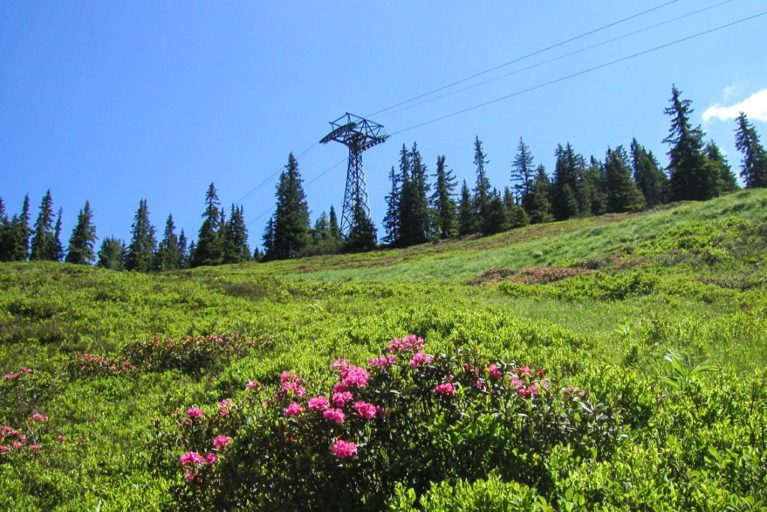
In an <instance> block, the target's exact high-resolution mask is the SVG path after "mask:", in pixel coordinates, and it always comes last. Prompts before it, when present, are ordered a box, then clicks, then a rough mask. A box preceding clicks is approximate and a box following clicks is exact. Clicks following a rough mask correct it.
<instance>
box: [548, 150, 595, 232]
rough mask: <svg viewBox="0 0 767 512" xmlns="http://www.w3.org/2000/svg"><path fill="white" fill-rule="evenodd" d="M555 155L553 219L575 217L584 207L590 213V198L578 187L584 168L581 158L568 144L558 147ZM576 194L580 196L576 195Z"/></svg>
mask: <svg viewBox="0 0 767 512" xmlns="http://www.w3.org/2000/svg"><path fill="white" fill-rule="evenodd" d="M555 155H556V157H557V162H556V167H555V168H554V182H553V183H552V187H551V210H552V213H553V214H554V217H555V218H556V219H557V220H565V219H569V218H571V217H577V216H578V215H579V214H580V213H581V208H583V207H585V206H586V205H588V209H589V212H588V213H590V211H591V208H590V204H591V201H590V197H589V196H588V195H587V194H586V192H587V191H586V190H585V189H584V188H583V187H579V181H581V172H582V170H583V167H584V163H583V157H582V156H581V155H579V154H577V153H575V151H574V150H573V147H572V146H571V145H570V143H569V142H568V143H567V145H566V146H565V147H562V145H561V144H560V145H558V146H557V150H556V152H555ZM576 192H580V194H578V195H576ZM584 213H586V212H584Z"/></svg>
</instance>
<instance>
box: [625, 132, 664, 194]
mask: <svg viewBox="0 0 767 512" xmlns="http://www.w3.org/2000/svg"><path fill="white" fill-rule="evenodd" d="M631 167H632V168H633V171H634V182H635V183H636V185H637V188H639V191H640V192H642V195H643V196H644V198H645V205H646V207H647V208H655V207H656V206H658V205H659V204H663V203H665V202H666V199H667V194H668V177H667V176H666V174H665V173H664V172H663V170H662V169H661V167H660V164H659V163H658V160H657V159H656V158H655V156H654V155H653V154H652V152H651V151H647V150H646V149H645V148H644V146H642V145H640V144H639V143H638V142H637V140H636V139H633V140H632V141H631Z"/></svg>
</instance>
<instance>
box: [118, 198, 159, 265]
mask: <svg viewBox="0 0 767 512" xmlns="http://www.w3.org/2000/svg"><path fill="white" fill-rule="evenodd" d="M154 234H155V229H154V226H152V223H151V222H150V220H149V206H147V202H146V199H142V200H140V201H139V205H138V210H136V216H135V217H134V219H133V226H132V234H131V242H130V245H129V246H128V249H127V254H126V255H125V269H126V270H136V271H138V272H149V271H150V270H152V264H153V262H154V252H155V246H156V245H157V242H156V240H155V237H154Z"/></svg>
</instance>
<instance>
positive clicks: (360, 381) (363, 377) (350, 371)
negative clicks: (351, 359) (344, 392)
mask: <svg viewBox="0 0 767 512" xmlns="http://www.w3.org/2000/svg"><path fill="white" fill-rule="evenodd" d="M341 378H342V380H341V384H343V385H344V386H346V387H347V388H364V387H366V386H367V385H368V379H369V378H370V374H369V373H368V371H367V370H365V369H364V368H360V367H359V366H346V367H344V368H342V369H341Z"/></svg>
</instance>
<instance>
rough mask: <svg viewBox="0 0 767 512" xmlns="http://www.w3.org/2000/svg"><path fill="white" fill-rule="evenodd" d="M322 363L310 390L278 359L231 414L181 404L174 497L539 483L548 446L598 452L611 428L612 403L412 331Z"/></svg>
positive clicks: (337, 504)
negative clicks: (487, 480)
mask: <svg viewBox="0 0 767 512" xmlns="http://www.w3.org/2000/svg"><path fill="white" fill-rule="evenodd" d="M331 371H332V372H334V374H335V379H334V380H333V381H331V382H329V383H328V384H327V387H326V388H325V389H317V388H313V387H312V385H311V383H304V381H303V379H302V378H301V377H300V376H299V375H298V374H296V373H295V372H293V371H289V370H286V371H284V372H283V373H282V374H281V375H280V379H279V384H278V385H277V387H276V389H275V388H271V389H270V388H269V387H268V386H262V387H258V388H253V389H248V390H247V392H246V393H244V395H243V397H244V398H238V399H237V405H238V408H237V415H228V416H225V417H224V416H221V415H217V414H203V415H189V414H188V413H189V411H192V410H193V409H194V408H193V409H189V411H187V415H186V416H187V422H186V423H185V422H184V421H181V422H179V424H180V430H181V431H180V434H179V435H178V438H179V439H180V440H181V442H182V444H181V446H182V447H183V450H185V453H183V454H182V455H181V457H182V459H179V462H180V468H179V469H180V471H179V480H178V482H179V483H178V484H177V485H176V486H175V487H174V495H175V498H176V502H177V505H178V507H179V508H181V509H188V510H201V509H202V510H207V509H216V510H218V509H248V510H250V509H255V510H358V509H360V508H365V509H381V508H383V507H384V506H385V503H386V499H387V497H388V496H390V495H391V493H392V492H393V489H394V486H395V485H396V484H397V483H398V482H407V485H408V487H411V488H413V489H415V490H416V491H417V492H424V491H425V490H427V489H428V488H429V485H430V482H435V481H442V480H451V481H453V480H456V479H465V480H467V481H473V480H475V479H478V478H483V477H484V476H486V475H487V474H488V472H490V471H492V470H496V471H497V472H498V473H499V475H500V477H502V478H503V480H504V481H517V482H519V483H520V484H524V485H528V486H531V487H535V488H538V489H539V490H541V491H543V490H546V489H548V488H549V487H550V486H551V485H552V482H551V481H550V476H549V474H548V471H547V468H546V466H545V460H546V456H547V455H548V454H549V453H551V451H552V450H554V449H555V448H556V447H558V446H560V447H561V446H563V445H566V446H569V448H570V449H571V450H572V452H573V453H574V454H575V455H577V454H579V453H581V454H592V453H595V451H596V452H597V453H607V452H608V451H609V450H610V449H612V448H611V447H614V446H615V445H617V443H616V441H617V440H619V439H620V438H621V435H622V427H621V423H620V416H619V414H618V412H617V410H614V409H611V408H610V407H608V406H606V405H603V404H599V403H592V402H591V401H590V397H589V395H588V393H587V392H584V391H582V390H578V392H577V393H575V392H573V391H572V390H573V389H574V388H572V387H568V386H562V385H560V384H559V382H558V381H557V380H556V379H555V378H553V377H549V376H547V375H546V372H545V371H544V370H542V369H533V368H530V367H528V366H519V365H516V364H513V363H507V362H503V361H497V360H496V361H485V360H481V359H480V357H479V356H478V355H477V354H476V353H475V352H471V351H463V350H461V349H457V350H455V351H454V352H453V353H450V354H440V355H431V354H428V353H427V352H426V344H425V342H424V340H423V338H420V337H418V336H407V337H404V338H401V339H394V340H392V341H391V343H389V344H388V346H387V347H386V353H384V354H382V355H379V356H376V357H374V358H371V359H369V360H368V362H367V365H366V366H365V367H363V366H355V365H354V364H352V363H350V362H349V361H347V360H346V359H338V360H336V361H335V362H334V363H333V364H332V365H331ZM244 384H245V382H243V385H244ZM307 388H309V391H307ZM201 412H202V411H201ZM190 419H191V420H193V421H192V424H189V423H188V420H190ZM211 439H213V442H212V444H211ZM211 447H212V448H213V450H214V452H215V453H214V452H209V450H211ZM204 453H209V454H210V455H213V457H207V456H206V455H203V454H204ZM177 467H178V466H177ZM299 482H300V483H299Z"/></svg>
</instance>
